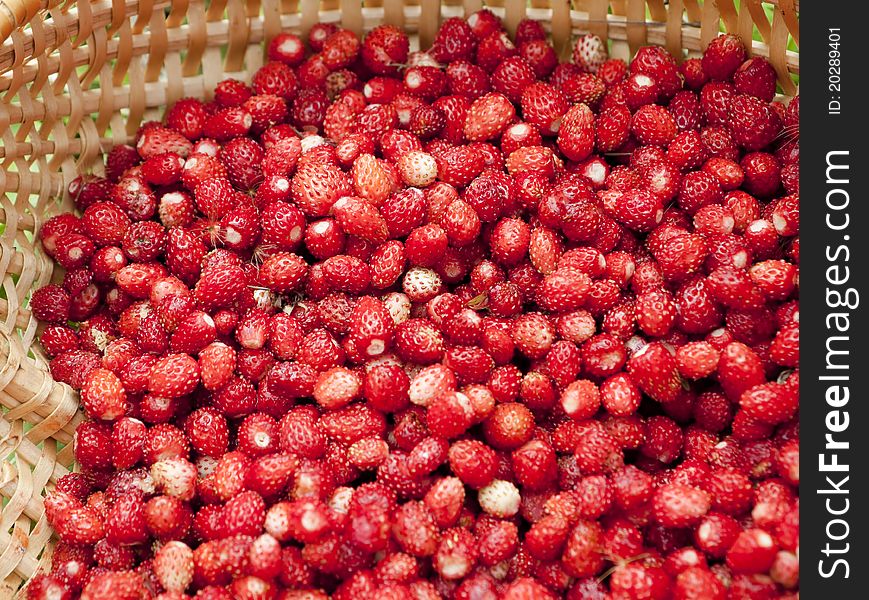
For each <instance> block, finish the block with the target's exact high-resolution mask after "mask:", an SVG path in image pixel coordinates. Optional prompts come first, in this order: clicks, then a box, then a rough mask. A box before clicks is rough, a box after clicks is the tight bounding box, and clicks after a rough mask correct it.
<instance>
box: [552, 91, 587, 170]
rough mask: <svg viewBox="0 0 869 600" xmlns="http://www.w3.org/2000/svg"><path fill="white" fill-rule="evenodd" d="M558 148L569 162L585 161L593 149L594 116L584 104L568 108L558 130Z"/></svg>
mask: <svg viewBox="0 0 869 600" xmlns="http://www.w3.org/2000/svg"><path fill="white" fill-rule="evenodd" d="M558 147H559V149H560V150H561V151H562V152H563V153H564V155H565V156H566V157H567V158H569V159H570V160H574V161H581V160H584V159H586V158H587V157H588V156H589V155H590V154H591V152H592V150H593V149H594V115H592V113H591V110H590V109H589V108H588V107H587V106H586V105H584V104H577V105H574V106H573V107H572V108H570V109H569V110H568V111H567V113H566V114H565V115H564V118H563V119H562V123H561V126H560V128H559V130H558Z"/></svg>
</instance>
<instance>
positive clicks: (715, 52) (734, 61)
mask: <svg viewBox="0 0 869 600" xmlns="http://www.w3.org/2000/svg"><path fill="white" fill-rule="evenodd" d="M744 61H745V47H744V46H743V45H742V40H740V39H739V38H738V37H737V36H735V35H732V34H723V35H720V36H718V37H716V38H714V39H713V40H712V41H711V42H710V43H709V45H708V46H707V47H706V50H705V51H704V52H703V59H702V64H703V72H704V73H705V74H706V75H707V76H709V77H711V78H712V79H716V80H718V81H726V80H728V79H730V78H731V76H732V75H733V74H734V73H735V72H736V70H737V69H738V68H739V66H740V65H741V64H742V63H743V62H744Z"/></svg>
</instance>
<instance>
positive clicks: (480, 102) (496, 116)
mask: <svg viewBox="0 0 869 600" xmlns="http://www.w3.org/2000/svg"><path fill="white" fill-rule="evenodd" d="M515 116H516V109H515V108H514V107H513V104H512V103H511V102H510V100H508V99H507V97H506V96H504V95H502V94H498V93H495V92H493V93H490V94H486V95H485V96H483V97H481V98H479V99H477V100H475V101H474V103H473V104H472V105H471V107H470V108H469V109H468V114H467V116H466V117H465V124H464V133H465V137H466V138H467V139H469V140H470V141H472V142H475V141H485V140H488V139H492V138H494V137H497V136H498V135H499V134H500V133H501V132H502V131H503V130H504V128H505V127H506V126H507V125H508V124H509V123H510V121H511V120H513V118H514V117H515Z"/></svg>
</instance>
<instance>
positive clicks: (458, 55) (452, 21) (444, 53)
mask: <svg viewBox="0 0 869 600" xmlns="http://www.w3.org/2000/svg"><path fill="white" fill-rule="evenodd" d="M476 45H477V40H476V36H475V35H474V32H473V30H472V29H471V27H470V26H469V25H468V24H467V23H466V22H465V20H464V19H461V18H458V17H451V18H449V19H446V20H445V21H444V22H443V23H441V26H440V29H438V33H437V36H436V37H435V40H434V43H433V44H432V48H431V54H432V56H433V57H434V59H435V60H436V61H438V62H439V63H443V64H446V63H451V62H454V61H457V60H471V58H472V57H473V53H474V49H475V48H476Z"/></svg>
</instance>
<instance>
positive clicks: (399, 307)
mask: <svg viewBox="0 0 869 600" xmlns="http://www.w3.org/2000/svg"><path fill="white" fill-rule="evenodd" d="M382 300H383V305H384V306H385V307H386V310H388V311H389V314H390V315H392V320H393V321H395V324H396V325H401V324H402V323H404V322H405V321H407V320H408V319H409V318H410V311H411V308H412V306H413V304H412V303H411V301H410V298H408V297H407V294H402V293H401V292H389V293H388V294H386V295H385V296H384V297H383V298H382Z"/></svg>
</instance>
